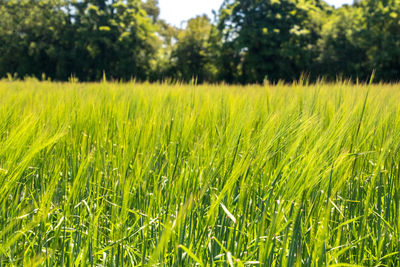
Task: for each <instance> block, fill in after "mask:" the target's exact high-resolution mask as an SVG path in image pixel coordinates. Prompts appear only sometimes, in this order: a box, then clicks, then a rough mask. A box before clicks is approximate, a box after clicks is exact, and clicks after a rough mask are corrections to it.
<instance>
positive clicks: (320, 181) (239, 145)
mask: <svg viewBox="0 0 400 267" xmlns="http://www.w3.org/2000/svg"><path fill="white" fill-rule="evenodd" d="M399 101H400V91H399V86H398V85H393V86H391V85H374V86H369V85H350V84H349V83H338V84H321V83H318V84H315V85H313V86H303V85H302V83H298V84H293V85H290V86H289V85H281V84H278V85H275V86H252V87H224V86H202V87H195V86H181V85H175V86H168V85H161V84H159V85H157V84H156V85H146V84H143V85H139V84H135V83H127V84H116V83H105V82H104V83H98V84H79V83H66V84H57V83H48V82H44V83H39V82H36V81H32V80H31V81H28V82H6V81H3V82H0V229H1V231H0V265H1V266H10V265H14V266H22V264H24V266H35V265H44V266H72V265H81V266H88V265H92V266H95V265H96V266H126V265H133V264H134V265H138V266H140V265H141V266H143V265H144V264H154V263H160V264H163V265H165V266H173V265H174V266H191V265H195V264H198V265H201V266H206V265H207V266H215V265H222V264H225V265H228V266H229V265H230V266H243V265H258V264H260V265H266V266H271V265H274V266H293V265H297V266H322V265H335V264H338V265H339V264H340V263H348V264H359V265H363V266H399V265H400V255H399V251H400V242H399V241H400V232H399V229H400V218H399V212H400V191H399V190H400V170H399V164H400V162H399V158H400V145H399V144H400V135H399V132H400V108H399V105H398V103H399Z"/></svg>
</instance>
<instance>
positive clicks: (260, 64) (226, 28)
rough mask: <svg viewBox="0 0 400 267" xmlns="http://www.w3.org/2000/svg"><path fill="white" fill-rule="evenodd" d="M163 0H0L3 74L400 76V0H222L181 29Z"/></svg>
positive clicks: (257, 79) (92, 77)
mask: <svg viewBox="0 0 400 267" xmlns="http://www.w3.org/2000/svg"><path fill="white" fill-rule="evenodd" d="M159 14H160V10H159V7H158V0H0V77H6V76H10V75H11V76H13V77H19V78H22V77H26V76H36V77H38V78H40V77H42V76H45V77H48V78H50V79H52V80H60V81H65V80H68V79H71V77H73V78H76V79H79V80H80V81H96V80H100V79H102V77H103V75H104V73H105V74H106V75H107V77H108V78H112V79H119V80H130V79H136V80H140V81H166V80H170V81H184V82H190V81H192V80H195V81H197V82H199V83H202V82H226V83H241V84H247V83H263V82H265V81H273V82H276V81H279V80H283V81H293V80H296V79H299V78H300V77H301V75H306V76H307V77H308V78H309V79H312V80H313V79H318V78H320V77H324V78H325V79H328V80H335V79H337V78H338V77H341V78H351V79H353V80H356V79H359V80H366V79H368V77H369V76H370V75H371V73H372V72H373V71H376V74H375V75H376V78H377V80H379V81H385V82H389V81H397V80H398V78H399V77H400V75H399V74H400V0H360V1H355V2H354V4H352V5H345V6H343V7H341V8H338V9H335V8H334V7H332V6H329V5H328V4H327V3H326V2H324V1H323V0H225V1H224V2H223V4H222V6H221V8H220V10H219V11H218V12H216V13H215V18H213V19H212V20H211V19H210V18H208V17H207V16H205V15H204V16H198V17H196V18H193V19H190V20H189V21H187V23H186V24H185V27H184V28H183V29H180V28H177V27H174V26H172V25H169V24H168V23H167V22H166V21H164V20H162V19H160V18H159Z"/></svg>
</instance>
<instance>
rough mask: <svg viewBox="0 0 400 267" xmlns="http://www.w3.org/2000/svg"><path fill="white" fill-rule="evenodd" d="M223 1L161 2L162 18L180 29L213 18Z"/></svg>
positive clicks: (332, 0) (337, 0)
mask: <svg viewBox="0 0 400 267" xmlns="http://www.w3.org/2000/svg"><path fill="white" fill-rule="evenodd" d="M222 1H223V0H159V4H160V9H161V14H160V17H161V18H162V19H165V20H166V21H167V22H169V23H171V24H173V25H175V26H178V27H180V26H181V25H183V24H182V22H183V21H186V20H188V19H190V18H193V17H195V16H196V15H202V14H207V15H208V16H209V17H210V18H213V15H212V12H211V11H212V10H218V9H219V7H220V6H221V4H222ZM325 1H326V2H328V3H329V4H331V5H334V6H337V7H338V6H341V5H343V4H346V3H348V4H350V3H352V2H353V0H325Z"/></svg>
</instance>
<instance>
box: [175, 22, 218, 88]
mask: <svg viewBox="0 0 400 267" xmlns="http://www.w3.org/2000/svg"><path fill="white" fill-rule="evenodd" d="M216 41H217V38H216V31H215V28H214V26H213V25H212V24H211V22H210V20H209V18H208V17H207V16H205V15H204V16H197V17H196V18H193V19H191V20H189V21H188V23H187V26H186V28H185V29H184V30H182V31H180V32H179V33H178V35H177V44H176V45H175V47H174V50H173V51H172V55H171V61H172V62H173V66H172V69H173V71H174V72H175V75H174V76H175V77H176V78H177V79H179V80H182V81H186V82H188V81H190V80H192V79H196V80H197V82H199V83H202V82H206V81H207V82H213V81H215V79H216V73H217V70H216V67H215V64H214V58H213V55H214V52H215V51H213V48H215V42H216Z"/></svg>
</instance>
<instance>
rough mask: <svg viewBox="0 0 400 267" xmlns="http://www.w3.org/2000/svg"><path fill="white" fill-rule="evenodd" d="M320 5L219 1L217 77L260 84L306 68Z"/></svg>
mask: <svg viewBox="0 0 400 267" xmlns="http://www.w3.org/2000/svg"><path fill="white" fill-rule="evenodd" d="M325 6H326V4H324V2H320V1H312V0H311V1H302V0H298V1H291V0H249V1H239V0H225V2H224V4H223V7H222V9H221V11H220V21H219V30H220V32H221V34H222V36H223V39H224V46H223V50H224V52H222V58H221V61H220V65H221V66H223V68H224V70H225V72H224V73H222V78H223V79H224V80H227V81H228V82H235V81H239V82H242V83H253V82H259V83H260V82H263V81H264V79H265V78H268V79H270V80H274V81H276V80H279V79H284V80H293V79H296V78H298V77H299V76H300V74H301V73H302V72H309V71H311V68H310V66H311V65H312V61H313V60H312V59H313V58H314V57H315V51H316V49H315V47H316V43H317V40H318V38H319V29H320V25H319V24H318V20H314V18H315V17H318V16H321V13H322V12H323V8H324V7H325ZM232 73H235V75H232Z"/></svg>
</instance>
